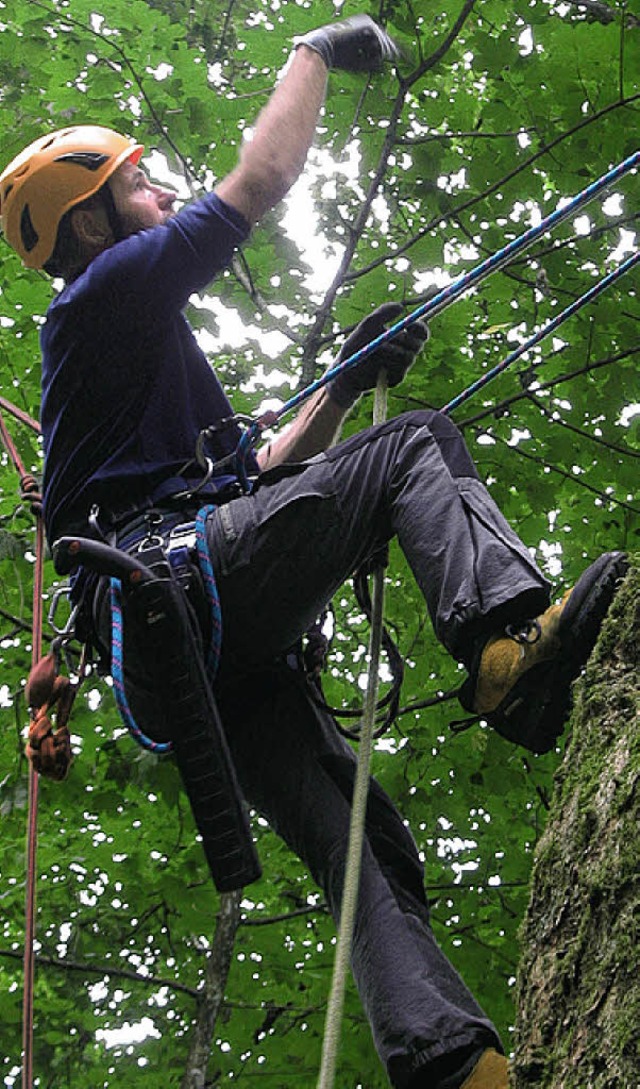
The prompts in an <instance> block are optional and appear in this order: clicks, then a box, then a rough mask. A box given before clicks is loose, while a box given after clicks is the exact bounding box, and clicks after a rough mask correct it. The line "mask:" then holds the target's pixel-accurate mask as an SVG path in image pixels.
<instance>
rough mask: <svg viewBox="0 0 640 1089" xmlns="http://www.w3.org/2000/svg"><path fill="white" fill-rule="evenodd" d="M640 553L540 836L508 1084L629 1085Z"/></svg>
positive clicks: (638, 1012) (636, 981)
mask: <svg viewBox="0 0 640 1089" xmlns="http://www.w3.org/2000/svg"><path fill="white" fill-rule="evenodd" d="M639 661H640V557H638V556H636V557H635V558H634V563H633V565H632V570H631V571H630V573H629V576H628V577H627V578H626V579H625V581H624V583H623V585H622V587H621V588H620V590H619V592H618V594H617V596H616V599H615V601H614V603H613V605H612V607H611V610H610V612H609V615H608V617H607V620H606V621H605V624H604V626H603V630H602V632H601V634H600V639H599V641H598V644H597V646H596V648H595V650H594V653H593V655H592V658H591V660H590V662H589V665H588V667H587V670H586V673H585V675H584V677H583V678H582V679H581V680H580V681H579V682H578V685H577V692H576V704H575V710H574V713H573V718H572V736H571V739H570V741H569V744H568V748H567V752H566V755H565V759H564V762H563V764H562V766H561V768H560V770H559V772H558V776H557V782H556V788H555V791H554V798H553V802H552V807H551V812H550V814H549V822H548V825H547V828H546V830H545V833H544V835H543V837H542V839H541V841H540V844H539V848H538V852H537V858H536V864H535V868H534V873H533V878H532V892H531V901H530V905H529V909H528V913H527V916H526V918H525V922H524V926H523V934H522V938H523V955H522V960H521V964H520V969H519V982H518V1016H517V1025H516V1048H515V1062H514V1068H513V1074H512V1082H513V1086H514V1089H532V1087H533V1086H535V1087H536V1089H638V1087H639V1086H640V1049H639V1044H638V1037H639V1035H640V955H639V948H638V947H639V941H638V939H639V932H640V879H639V873H638V858H639V855H640V792H639V791H638V780H639V778H640V730H639V729H638V726H639V721H638V719H639V716H638V706H639V698H638V662H639Z"/></svg>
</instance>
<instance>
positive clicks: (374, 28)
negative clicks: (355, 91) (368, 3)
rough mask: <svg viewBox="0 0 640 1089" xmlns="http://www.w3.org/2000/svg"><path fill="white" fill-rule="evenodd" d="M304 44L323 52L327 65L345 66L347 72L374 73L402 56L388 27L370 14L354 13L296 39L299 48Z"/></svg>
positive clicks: (330, 66) (328, 66) (332, 66)
mask: <svg viewBox="0 0 640 1089" xmlns="http://www.w3.org/2000/svg"><path fill="white" fill-rule="evenodd" d="M300 45H308V46H309V49H314V50H315V51H316V53H319V54H320V56H321V57H322V59H323V61H324V63H325V64H326V66H327V68H343V69H344V70H345V71H346V72H374V71H377V70H378V69H379V68H382V65H383V64H384V62H385V61H390V60H394V59H395V58H396V57H398V56H399V55H400V53H399V50H398V47H397V46H396V44H395V42H394V41H393V40H392V39H391V38H390V37H389V35H388V34H387V32H386V30H383V29H382V27H379V26H378V24H377V23H374V21H373V19H372V18H371V17H370V16H369V15H353V16H351V18H350V19H343V20H341V21H340V22H339V23H329V25H328V26H321V27H318V29H317V30H310V31H309V33H308V34H303V35H302V36H301V37H299V38H296V39H295V47H296V49H297V48H298V46H300Z"/></svg>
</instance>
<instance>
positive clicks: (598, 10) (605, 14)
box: [567, 0, 640, 27]
mask: <svg viewBox="0 0 640 1089" xmlns="http://www.w3.org/2000/svg"><path fill="white" fill-rule="evenodd" d="M567 3H568V4H571V5H572V7H574V8H583V9H584V10H585V11H586V13H587V18H588V20H589V21H590V22H594V23H602V25H603V26H607V25H608V24H609V23H615V21H616V19H618V17H619V16H622V19H623V22H624V23H625V24H626V25H627V26H628V27H633V26H640V19H639V18H638V17H637V15H632V13H631V12H630V11H620V9H618V8H612V7H610V5H609V4H605V3H603V0H567Z"/></svg>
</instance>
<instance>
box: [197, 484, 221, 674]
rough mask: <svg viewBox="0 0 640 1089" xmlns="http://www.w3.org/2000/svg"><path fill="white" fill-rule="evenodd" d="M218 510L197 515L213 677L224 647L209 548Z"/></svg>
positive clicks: (211, 508)
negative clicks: (211, 521) (209, 534)
mask: <svg viewBox="0 0 640 1089" xmlns="http://www.w3.org/2000/svg"><path fill="white" fill-rule="evenodd" d="M215 509H216V508H215V507H214V506H211V505H209V506H206V507H201V508H200V510H199V511H198V513H197V515H196V554H197V556H198V564H199V566H200V574H201V575H202V580H203V582H204V585H205V590H206V591H207V598H208V601H209V608H210V612H211V641H210V643H209V652H208V655H207V670H208V672H209V674H210V675H211V677H212V678H213V677H215V675H216V673H217V672H218V663H219V661H220V649H221V646H222V610H221V608H220V597H219V595H218V587H217V584H216V577H215V574H214V571H213V564H212V563H211V554H210V552H209V548H208V546H207V533H206V526H207V518H208V516H209V515H210V514H212V513H213V511H214V510H215Z"/></svg>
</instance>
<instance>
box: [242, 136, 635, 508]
mask: <svg viewBox="0 0 640 1089" xmlns="http://www.w3.org/2000/svg"><path fill="white" fill-rule="evenodd" d="M638 166H640V151H636V152H634V153H633V154H632V155H629V156H628V157H627V158H626V159H624V160H623V161H622V162H621V163H619V164H618V166H616V167H613V168H612V169H611V170H609V171H608V172H607V173H606V174H603V175H602V176H601V177H600V178H597V179H596V181H594V182H592V183H591V184H590V185H588V186H586V188H585V189H582V190H581V191H580V192H579V193H576V195H575V196H574V197H572V198H571V200H569V201H567V203H566V204H564V205H563V206H562V208H557V209H556V210H555V211H554V212H551V213H550V214H549V215H548V216H546V217H545V218H544V219H542V220H541V221H540V223H538V224H537V225H536V226H535V227H530V228H529V230H527V231H525V232H524V234H521V235H519V236H518V237H517V238H514V239H513V240H512V241H511V242H509V243H508V244H507V245H506V246H503V247H502V249H500V250H498V251H497V253H495V254H493V255H492V256H490V257H487V258H485V260H484V261H481V262H480V264H479V265H476V266H475V268H472V269H470V270H469V271H468V272H465V273H463V274H462V275H461V276H458V278H457V279H455V280H453V281H452V282H451V283H450V284H448V285H447V286H446V287H445V288H443V289H442V291H439V292H438V293H437V295H434V296H433V297H432V298H431V299H429V300H428V301H427V302H425V303H423V304H422V305H421V306H419V307H417V308H416V309H415V310H413V311H412V312H411V313H410V314H407V316H406V317H405V318H402V319H401V320H400V321H398V322H396V323H395V325H391V326H390V327H389V328H388V329H385V331H384V332H383V333H381V334H380V335H379V336H377V337H375V338H374V339H373V340H372V341H370V342H369V343H368V344H365V345H364V347H363V348H360V349H359V350H358V351H357V352H354V353H353V355H351V356H349V357H348V359H345V360H342V361H341V362H340V363H338V364H337V365H336V366H335V367H332V368H331V369H330V370H328V371H326V372H325V374H323V375H321V377H320V378H317V379H316V380H315V381H314V382H311V383H310V384H309V385H308V386H305V388H304V389H302V390H299V391H298V392H297V393H296V394H294V396H293V397H291V398H290V399H289V400H288V401H286V402H285V403H284V404H283V405H282V407H281V408H280V409H278V410H277V411H275V412H272V411H270V412H269V413H268V415H267V416H265V417H261V418H260V419H258V420H255V421H254V422H253V423H252V424H251V425H250V426H249V427H248V428H247V430H246V431H245V432H244V434H243V435H242V437H241V439H240V442H239V443H238V447H237V449H236V465H235V468H236V475H237V477H238V480H239V481H240V484H241V485H242V487H243V488H244V490H245V491H249V490H250V485H249V478H248V474H247V469H246V462H247V458H248V456H249V453H250V451H251V450H252V449H253V447H254V445H255V444H256V442H257V441H258V439H259V437H260V434H261V433H262V431H263V430H264V428H265V426H269V427H270V426H272V425H273V424H274V423H276V422H278V421H279V420H280V419H282V417H283V416H285V415H287V413H289V412H291V411H293V409H295V408H298V406H299V405H300V404H302V402H303V401H305V400H306V399H307V398H308V397H310V396H311V395H312V394H314V393H316V391H317V390H319V389H322V388H323V387H324V386H326V385H328V384H329V382H332V381H333V379H334V378H336V377H337V376H338V375H339V374H341V373H342V371H345V370H347V369H348V368H350V367H353V366H356V364H358V363H359V362H360V361H361V360H363V359H365V358H366V357H367V356H369V355H371V354H372V353H373V352H375V351H377V350H378V348H381V347H382V346H383V345H384V344H386V343H388V342H389V341H390V340H392V339H393V338H394V337H396V336H398V335H399V334H400V333H402V332H404V330H405V329H407V328H408V327H409V326H410V325H413V323H414V322H416V321H419V320H420V319H421V318H432V317H435V315H436V314H439V313H440V312H441V311H442V310H444V309H445V308H446V307H448V306H450V305H451V303H453V302H455V300H456V299H458V298H459V297H460V296H461V295H463V294H465V293H466V292H467V291H470V290H471V288H472V287H475V286H476V285H477V284H479V283H480V281H481V280H484V279H485V278H486V277H487V276H490V275H491V273H492V272H496V271H497V270H498V269H500V268H503V267H504V265H506V264H508V263H509V262H510V261H512V260H513V258H514V257H515V256H516V255H517V254H519V253H521V252H522V251H523V250H525V249H527V248H528V247H529V246H531V245H532V244H533V243H534V242H536V241H537V240H538V239H539V238H540V237H541V235H543V234H545V233H546V232H547V231H551V230H553V229H554V228H555V227H557V226H558V224H560V223H562V222H564V220H565V219H568V218H569V216H571V215H573V214H574V213H575V212H576V211H577V210H578V208H581V207H582V206H583V205H585V204H588V203H589V201H591V200H593V198H594V197H596V196H597V195H598V194H599V193H601V192H602V191H603V190H604V189H606V188H608V187H609V186H610V185H612V184H613V183H614V182H616V181H618V180H619V179H620V178H621V177H623V175H624V174H627V173H628V172H629V171H630V170H633V169H634V168H636V167H638ZM621 268H622V266H621ZM625 271H628V269H625ZM620 275H622V272H620ZM614 278H615V277H614ZM612 282H613V281H612V280H611V279H609V280H608V282H607V285H606V286H609V285H610V284H611V283H612ZM602 290H604V288H603V289H602ZM593 297H594V296H593V294H592V293H590V292H587V293H586V295H585V296H581V297H580V299H578V300H577V302H576V305H575V307H574V309H572V310H571V313H575V310H576V309H579V308H580V306H584V305H585V304H586V303H587V302H589V301H590V300H591V299H592V298H593ZM567 309H569V308H567ZM563 313H564V312H563ZM565 317H569V313H566V314H565ZM562 320H565V319H564V318H563V319H562ZM554 328H556V326H554ZM547 331H548V332H550V331H551V329H550V328H549V329H548V330H547ZM542 335H544V336H546V335H547V333H546V332H545V333H542ZM536 343H537V341H536ZM530 346H532V345H530ZM518 358H519V357H518ZM511 362H513V360H511ZM507 365H508V364H507ZM500 369H501V370H504V367H503V366H501V368H500ZM498 373H499V372H498ZM487 381H490V379H487ZM484 384H486V382H485V381H484V380H483V385H484Z"/></svg>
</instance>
